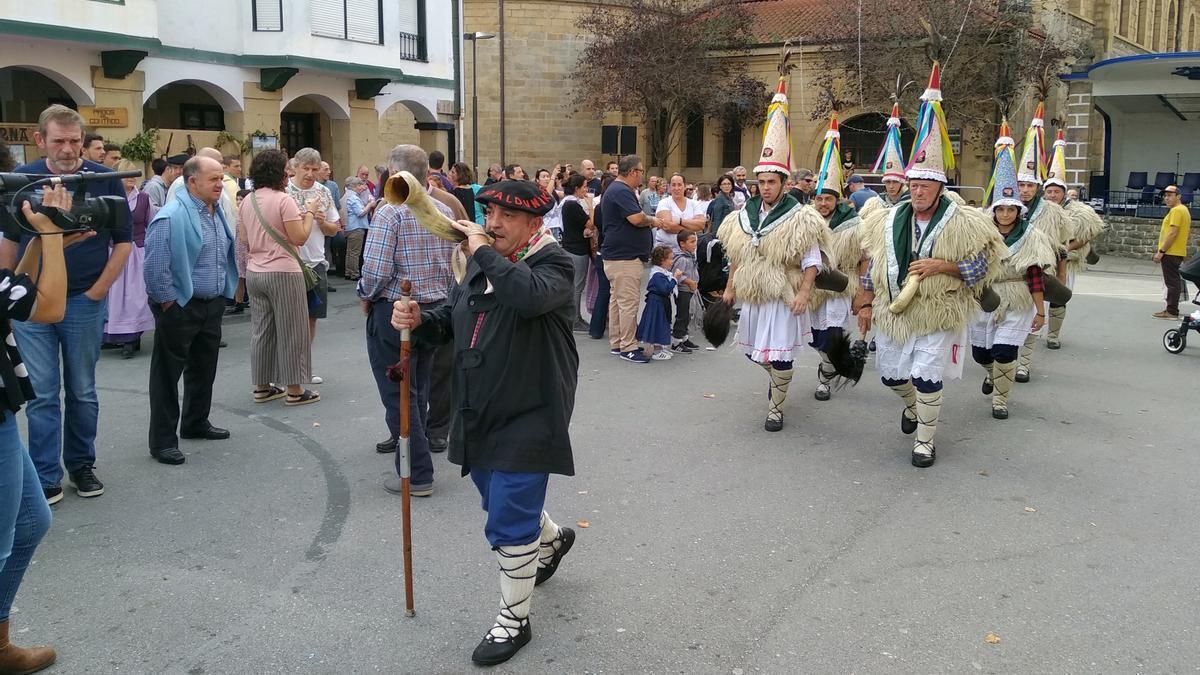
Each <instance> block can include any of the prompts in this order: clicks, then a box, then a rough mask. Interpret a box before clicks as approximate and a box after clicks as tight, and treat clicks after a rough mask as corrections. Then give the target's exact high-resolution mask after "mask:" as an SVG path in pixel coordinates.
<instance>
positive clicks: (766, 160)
mask: <svg viewBox="0 0 1200 675" xmlns="http://www.w3.org/2000/svg"><path fill="white" fill-rule="evenodd" d="M768 171H770V172H774V173H778V174H782V175H783V176H785V177H786V176H789V175H791V173H792V131H791V121H790V120H789V119H788V99H787V81H786V80H785V79H784V78H783V77H782V76H780V78H779V86H778V87H777V88H776V90H775V96H774V97H773V98H772V99H771V105H770V106H768V107H767V124H766V126H765V127H764V128H763V144H762V153H761V154H760V155H759V157H758V164H756V165H755V166H754V173H756V174H758V173H764V172H768Z"/></svg>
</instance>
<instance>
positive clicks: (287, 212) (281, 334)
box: [238, 150, 321, 405]
mask: <svg viewBox="0 0 1200 675" xmlns="http://www.w3.org/2000/svg"><path fill="white" fill-rule="evenodd" d="M286 169H287V157H286V156H285V155H284V154H283V153H282V152H280V151H278V150H266V151H264V152H261V153H259V154H258V155H257V156H256V157H255V158H254V161H253V162H252V163H251V164H250V179H251V180H252V181H254V187H255V188H256V189H255V190H254V193H253V194H250V195H247V197H246V198H245V199H243V200H242V206H241V208H240V210H239V212H238V220H239V221H240V222H241V224H242V227H241V228H239V230H238V235H239V236H240V237H244V243H245V244H246V248H247V252H248V253H247V257H246V288H247V290H248V291H249V292H250V371H251V378H252V379H253V381H254V400H255V402H257V403H265V402H267V401H273V400H275V399H277V398H282V397H283V396H285V395H286V396H287V401H285V404H286V405H305V404H307V403H315V402H317V401H319V400H321V395H320V394H319V393H317V392H315V391H312V390H310V389H305V388H303V387H302V386H300V384H299V383H300V382H308V378H309V369H310V367H311V363H312V354H311V351H310V348H309V339H308V301H307V299H306V290H305V286H304V274H303V272H301V268H300V262H299V260H298V259H297V257H296V246H298V245H300V244H303V243H304V242H305V241H308V235H309V233H310V232H311V231H312V224H313V214H314V212H315V209H316V208H317V206H316V204H315V203H309V204H306V205H305V207H306V208H305V209H304V214H303V216H302V215H301V213H300V209H299V208H297V206H296V202H295V200H293V199H292V198H291V197H289V196H288V194H287V193H286V192H284V191H283V190H284V187H285V186H286V184H287V174H286ZM272 235H274V236H272ZM278 384H284V385H286V387H287V388H286V391H285V390H284V389H283V388H281V387H279V386H277V385H278Z"/></svg>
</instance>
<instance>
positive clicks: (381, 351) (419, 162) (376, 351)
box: [358, 145, 461, 497]
mask: <svg viewBox="0 0 1200 675" xmlns="http://www.w3.org/2000/svg"><path fill="white" fill-rule="evenodd" d="M388 164H389V168H390V170H391V171H392V173H396V172H398V171H407V172H409V173H411V174H412V175H413V178H415V179H416V181H417V184H418V185H426V184H427V181H428V177H429V160H428V158H427V157H426V155H425V151H424V150H422V149H421V148H419V147H418V146H415V145H397V146H396V147H395V148H393V149H392V152H391V154H390V155H389V157H388ZM455 201H456V202H457V201H458V200H455ZM433 206H434V208H436V209H437V210H438V211H440V212H441V213H442V215H444V216H446V217H447V218H453V217H454V216H453V212H452V211H451V210H450V208H449V207H448V206H446V205H445V204H443V203H442V202H440V201H437V200H436V199H435V200H433ZM460 206H461V205H460ZM454 248H455V245H454V244H452V243H450V242H447V241H443V240H442V239H439V238H437V237H436V236H434V235H433V234H431V233H430V232H429V231H428V230H426V229H425V228H423V227H421V225H420V224H419V223H417V218H416V216H415V215H414V214H413V212H412V209H410V208H409V207H407V206H396V205H393V204H381V205H380V206H379V207H378V208H376V209H375V217H374V219H373V220H372V221H371V227H370V228H369V229H368V230H367V243H366V249H365V251H364V252H363V265H362V278H361V279H359V281H358V297H359V298H361V299H362V302H363V313H364V314H366V316H367V329H366V335H367V357H368V359H369V360H370V363H371V373H372V374H373V375H374V376H375V385H376V387H377V388H378V389H379V401H380V402H381V403H383V407H384V421H385V422H386V423H387V427H388V433H389V436H388V439H387V440H385V441H383V442H382V443H379V444H378V445H376V450H377V451H379V452H395V450H396V444H397V441H396V439H397V438H399V436H400V387H401V386H402V385H400V384H398V383H396V382H393V381H392V380H390V379H389V378H388V376H387V369H388V367H389V366H391V365H392V364H393V363H395V362H396V358H397V356H398V355H399V354H400V333H399V331H397V330H396V329H394V328H393V327H392V323H391V317H392V304H393V303H394V302H395V301H396V300H399V299H400V297H401V296H402V295H404V294H403V292H402V291H401V283H402V282H404V281H408V282H411V283H412V290H411V294H410V298H411V299H412V300H414V301H416V302H417V303H419V304H420V305H421V308H422V309H433V308H435V307H439V306H441V305H442V303H444V302H445V300H446V298H447V297H449V295H450V286H451V284H452V283H453V282H454V273H453V272H452V271H451V270H450V258H451V255H453V253H454ZM434 354H435V349H434V348H433V347H432V346H431V345H425V344H421V343H419V342H418V343H414V344H413V345H412V352H411V357H410V360H409V370H408V378H407V380H408V381H407V382H406V383H405V384H404V385H403V386H407V387H408V388H409V423H410V427H409V438H410V439H411V440H410V445H409V450H410V456H411V458H412V486H411V493H412V495H413V496H416V497H428V496H429V495H431V494H433V459H432V456H431V455H430V443H429V437H428V436H427V434H426V428H427V426H426V425H427V423H428V421H429V401H430V382H431V378H432V373H433V362H434ZM442 449H444V448H442ZM399 472H400V458H399V453H397V458H396V473H397V476H394V477H391V478H388V479H386V480H384V482H383V487H384V489H385V490H387V491H388V492H393V493H395V494H400V478H399Z"/></svg>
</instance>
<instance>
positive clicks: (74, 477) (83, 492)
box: [71, 465, 104, 497]
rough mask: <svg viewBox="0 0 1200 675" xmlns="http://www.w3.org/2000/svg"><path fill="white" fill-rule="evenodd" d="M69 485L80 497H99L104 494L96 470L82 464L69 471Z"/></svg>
mask: <svg viewBox="0 0 1200 675" xmlns="http://www.w3.org/2000/svg"><path fill="white" fill-rule="evenodd" d="M71 485H74V486H75V492H76V493H77V494H78V495H79V496H80V497H99V496H100V495H102V494H104V483H101V482H100V479H99V478H96V470H95V469H94V468H92V467H91V466H88V465H84V466H81V467H79V468H78V469H76V470H74V471H72V472H71Z"/></svg>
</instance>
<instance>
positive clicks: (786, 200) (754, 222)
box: [742, 192, 800, 234]
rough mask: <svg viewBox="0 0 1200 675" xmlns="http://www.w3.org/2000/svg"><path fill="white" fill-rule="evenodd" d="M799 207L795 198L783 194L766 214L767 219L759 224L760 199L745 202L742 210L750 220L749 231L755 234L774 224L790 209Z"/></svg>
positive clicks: (753, 198) (755, 198)
mask: <svg viewBox="0 0 1200 675" xmlns="http://www.w3.org/2000/svg"><path fill="white" fill-rule="evenodd" d="M797 206H800V202H798V201H796V198H795V197H793V196H791V195H790V194H787V193H786V192H785V193H784V194H783V198H782V199H780V200H779V202H777V203H776V204H775V208H773V209H771V210H770V211H768V212H767V217H766V218H765V219H764V220H763V221H762V222H761V223H760V222H759V221H758V219H759V217H760V212H761V211H762V197H751V198H750V199H747V200H746V205H745V206H744V207H742V208H744V209H745V210H746V218H748V219H749V220H750V229H752V230H754V232H755V234H757V233H759V232H761V231H762V229H763V228H764V227H767V226H768V225H770V224H771V223H773V222H775V221H776V220H777V219H778V218H779V217H780V216H782V215H784V214H786V213H787V212H789V211H791V210H792V209H794V208H796V207H797Z"/></svg>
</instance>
